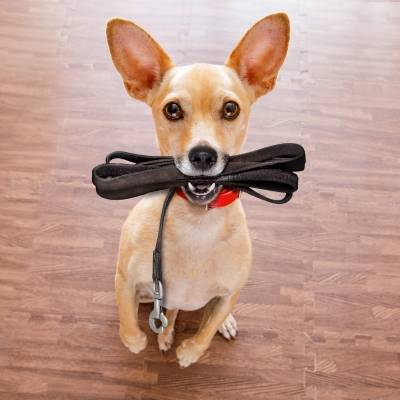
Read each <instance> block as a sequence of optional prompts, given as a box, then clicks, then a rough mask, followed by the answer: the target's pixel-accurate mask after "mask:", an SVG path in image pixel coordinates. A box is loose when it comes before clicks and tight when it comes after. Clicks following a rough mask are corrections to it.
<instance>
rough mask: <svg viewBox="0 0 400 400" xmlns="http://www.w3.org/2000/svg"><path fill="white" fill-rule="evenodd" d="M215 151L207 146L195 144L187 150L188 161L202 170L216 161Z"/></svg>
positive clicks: (208, 167)
mask: <svg viewBox="0 0 400 400" xmlns="http://www.w3.org/2000/svg"><path fill="white" fill-rule="evenodd" d="M217 158H218V154H217V152H216V151H215V150H214V149H213V148H211V147H209V146H196V147H193V149H192V150H190V151H189V161H190V162H191V164H192V165H193V166H194V167H195V168H197V169H201V170H202V171H206V170H208V169H210V168H211V167H212V166H213V165H215V163H216V162H217Z"/></svg>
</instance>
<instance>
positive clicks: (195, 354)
mask: <svg viewBox="0 0 400 400" xmlns="http://www.w3.org/2000/svg"><path fill="white" fill-rule="evenodd" d="M238 297H239V291H237V292H236V293H234V294H233V295H231V296H225V297H217V298H215V299H213V300H211V302H210V303H209V304H208V305H207V307H206V310H205V315H204V317H203V320H202V322H201V324H200V328H199V330H198V332H197V333H196V334H195V335H194V336H193V337H191V338H189V339H186V340H184V341H183V342H182V344H181V345H180V346H179V347H178V348H177V350H176V354H177V356H178V360H179V365H180V366H181V367H188V366H189V365H190V364H193V363H194V362H196V361H197V360H198V359H199V358H200V357H201V356H202V355H203V353H204V352H205V351H206V350H207V348H208V346H209V345H210V343H211V340H212V338H213V337H214V335H215V333H216V332H217V330H218V328H219V327H220V326H221V324H222V323H223V322H224V321H225V320H226V318H227V317H228V315H230V313H231V311H232V309H233V307H234V305H235V303H236V301H237V299H238Z"/></svg>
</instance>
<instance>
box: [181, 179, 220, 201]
mask: <svg viewBox="0 0 400 400" xmlns="http://www.w3.org/2000/svg"><path fill="white" fill-rule="evenodd" d="M182 190H183V191H184V193H185V195H186V197H187V198H188V199H189V200H190V201H191V202H192V203H195V204H198V205H206V204H208V203H210V202H211V201H213V200H214V199H215V198H216V197H217V196H218V193H219V192H220V190H221V186H219V185H216V184H215V182H214V183H208V184H203V183H202V184H200V183H194V182H188V183H187V184H186V185H185V186H183V187H182Z"/></svg>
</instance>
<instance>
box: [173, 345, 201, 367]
mask: <svg viewBox="0 0 400 400" xmlns="http://www.w3.org/2000/svg"><path fill="white" fill-rule="evenodd" d="M204 351H205V348H204V347H203V346H200V345H199V344H198V343H197V342H196V341H195V340H194V339H186V340H184V341H183V342H182V343H181V345H180V346H179V347H178V348H177V349H176V355H177V357H178V362H179V365H180V366H181V367H182V368H186V367H188V366H189V365H190V364H193V363H195V362H196V361H197V360H198V359H199V358H200V357H201V356H202V355H203V353H204Z"/></svg>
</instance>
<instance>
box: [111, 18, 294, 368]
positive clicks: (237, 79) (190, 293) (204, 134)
mask: <svg viewBox="0 0 400 400" xmlns="http://www.w3.org/2000/svg"><path fill="white" fill-rule="evenodd" d="M107 39H108V44H109V47H110V52H111V56H112V59H113V62H114V64H115V66H116V68H117V69H118V71H119V73H120V74H121V75H122V78H123V81H124V84H125V87H126V89H127V91H128V93H129V94H130V95H131V96H132V97H134V98H136V99H140V100H142V101H144V102H146V103H147V104H148V105H149V106H150V107H151V108H152V111H153V116H154V121H155V126H156V130H157V139H158V144H159V148H160V152H161V154H162V155H172V156H173V157H174V158H175V163H176V166H177V168H178V169H180V170H181V172H183V173H184V174H186V175H200V174H207V175H216V174H218V173H220V172H221V171H222V170H223V168H224V166H225V163H226V162H227V155H232V154H236V153H238V152H239V151H240V149H241V146H242V144H243V141H244V139H245V136H246V129H247V122H248V118H249V113H250V107H251V105H252V103H253V102H254V101H255V100H256V99H257V98H258V97H259V96H261V95H263V94H265V93H267V92H269V91H270V90H271V89H273V87H274V85H275V81H276V78H277V74H278V70H279V68H280V67H281V65H282V63H283V61H284V59H285V56H286V52H287V48H288V42H289V20H288V17H287V16H286V15H285V14H282V13H279V14H274V15H270V16H268V17H266V18H264V19H262V20H261V21H259V22H257V23H256V24H255V25H254V26H253V27H252V28H251V29H250V30H249V31H248V32H247V33H246V35H245V36H244V37H243V38H242V39H241V41H240V42H239V44H238V45H237V47H236V48H235V49H234V50H233V52H232V53H231V54H230V56H229V57H228V59H227V61H226V63H225V65H211V64H193V65H189V66H183V67H176V66H174V64H173V63H172V61H171V59H170V58H169V57H168V55H167V54H166V53H165V52H164V50H163V49H162V48H161V47H160V46H159V45H158V44H157V43H156V42H155V41H154V40H153V39H152V38H151V37H150V36H149V35H148V34H147V33H146V32H145V31H144V30H142V29H141V28H140V27H138V26H137V25H135V24H134V23H132V22H130V21H126V20H121V19H113V20H111V21H110V22H109V23H108V26H107ZM182 189H183V191H184V192H185V194H186V197H187V200H184V199H182V198H180V197H178V196H174V198H173V200H172V202H171V205H170V207H169V209H168V216H167V219H166V227H165V231H164V241H163V257H164V262H163V280H164V291H165V302H164V305H165V307H166V308H167V318H168V320H169V325H168V327H167V328H166V329H165V330H164V332H163V333H161V334H159V336H158V343H159V347H160V349H161V350H164V351H166V350H168V349H169V348H170V347H171V345H172V342H173V333H174V322H175V319H176V316H177V314H178V310H196V309H199V308H201V307H203V306H205V305H207V306H206V309H205V312H204V316H203V319H202V322H201V324H200V328H199V331H198V332H197V333H196V334H195V335H194V336H193V337H192V338H190V339H187V340H184V341H183V343H182V344H181V345H180V346H179V347H178V348H177V351H176V353H177V356H178V360H179V364H180V365H181V366H182V367H187V366H188V365H190V364H191V363H194V362H196V361H197V360H198V359H199V358H200V356H201V355H202V354H203V353H204V352H205V350H206V349H207V348H208V346H209V345H210V342H211V340H212V338H213V336H214V335H215V333H216V332H217V331H218V330H219V331H220V332H221V333H222V334H223V335H224V337H225V338H227V339H230V338H231V337H234V336H235V335H236V329H237V328H236V322H235V320H234V318H233V317H232V315H231V312H232V309H233V307H234V305H235V303H236V301H237V299H238V297H239V291H240V289H241V288H242V287H243V285H244V284H245V282H246V280H247V277H248V274H249V270H250V266H251V259H252V254H251V243H250V239H249V234H248V230H247V224H246V219H245V215H244V212H243V209H242V206H241V203H240V200H236V201H235V202H233V203H232V204H230V205H228V206H226V207H223V208H215V209H211V210H208V209H207V207H206V206H205V205H207V204H208V203H210V202H211V201H213V200H214V199H215V198H216V197H217V196H218V195H219V191H220V188H218V187H216V186H215V185H214V184H213V185H209V186H205V185H191V184H189V185H187V186H186V187H184V188H182ZM165 196H166V193H165V192H161V193H156V194H152V195H147V196H146V197H145V198H143V199H142V200H141V201H140V202H139V203H138V204H137V206H136V207H135V208H134V209H133V210H132V211H131V213H130V215H129V217H128V218H127V220H126V222H125V224H124V226H123V229H122V234H121V241H120V249H119V257H118V266H117V273H116V296H117V302H118V307H119V315H120V336H121V339H122V341H123V343H124V344H125V345H126V346H127V347H128V348H129V349H130V350H131V351H132V352H134V353H138V352H140V351H141V350H143V349H144V348H145V347H146V344H147V338H146V335H145V334H144V333H143V331H142V330H141V329H140V327H139V325H138V306H139V303H140V302H145V301H150V300H151V298H152V251H153V248H154V245H155V241H156V236H157V231H158V224H159V219H160V212H161V207H162V204H163V201H164V198H165Z"/></svg>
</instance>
